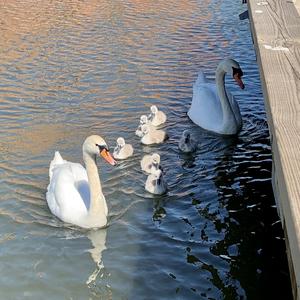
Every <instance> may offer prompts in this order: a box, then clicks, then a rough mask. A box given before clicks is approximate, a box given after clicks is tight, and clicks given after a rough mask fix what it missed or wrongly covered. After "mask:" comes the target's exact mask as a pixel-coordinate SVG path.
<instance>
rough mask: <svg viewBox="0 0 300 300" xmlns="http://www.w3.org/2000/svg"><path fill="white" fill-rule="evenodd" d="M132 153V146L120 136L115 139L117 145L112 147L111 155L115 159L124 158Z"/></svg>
mask: <svg viewBox="0 0 300 300" xmlns="http://www.w3.org/2000/svg"><path fill="white" fill-rule="evenodd" d="M132 154H133V147H132V146H131V145H130V144H126V143H125V140H124V139H123V138H122V137H119V138H118V139H117V146H116V147H115V149H114V152H113V157H114V158H116V159H126V158H128V157H129V156H131V155H132Z"/></svg>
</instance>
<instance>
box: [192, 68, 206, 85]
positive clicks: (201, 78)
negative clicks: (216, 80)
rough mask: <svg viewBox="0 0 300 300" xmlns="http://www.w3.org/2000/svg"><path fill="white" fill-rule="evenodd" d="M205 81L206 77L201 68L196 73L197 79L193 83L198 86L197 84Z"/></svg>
mask: <svg viewBox="0 0 300 300" xmlns="http://www.w3.org/2000/svg"><path fill="white" fill-rule="evenodd" d="M205 82H207V79H206V77H205V74H204V73H203V71H202V70H200V71H199V73H198V77H197V80H196V82H195V83H194V86H198V85H200V84H202V83H205Z"/></svg>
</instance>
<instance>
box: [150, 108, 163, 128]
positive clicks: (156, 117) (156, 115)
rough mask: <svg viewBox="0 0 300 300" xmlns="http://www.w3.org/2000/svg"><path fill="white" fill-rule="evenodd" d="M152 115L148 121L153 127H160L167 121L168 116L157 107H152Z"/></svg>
mask: <svg viewBox="0 0 300 300" xmlns="http://www.w3.org/2000/svg"><path fill="white" fill-rule="evenodd" d="M150 111H151V114H150V115H149V117H148V119H149V121H150V124H151V125H153V126H159V125H161V124H163V123H165V122H166V121H167V116H166V115H165V113H164V112H162V111H161V110H158V108H157V106H156V105H152V106H151V107H150Z"/></svg>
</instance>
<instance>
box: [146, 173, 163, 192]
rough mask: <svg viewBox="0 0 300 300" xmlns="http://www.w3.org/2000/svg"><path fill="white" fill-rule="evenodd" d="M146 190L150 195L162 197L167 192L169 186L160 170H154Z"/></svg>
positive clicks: (147, 182) (147, 181)
mask: <svg viewBox="0 0 300 300" xmlns="http://www.w3.org/2000/svg"><path fill="white" fill-rule="evenodd" d="M145 189H146V191H148V192H149V193H152V194H155V195H162V194H164V193H165V192H166V191H167V184H166V183H165V181H164V178H163V174H162V171H161V170H160V169H157V170H153V171H152V173H151V174H150V175H149V176H148V178H147V180H146V183H145Z"/></svg>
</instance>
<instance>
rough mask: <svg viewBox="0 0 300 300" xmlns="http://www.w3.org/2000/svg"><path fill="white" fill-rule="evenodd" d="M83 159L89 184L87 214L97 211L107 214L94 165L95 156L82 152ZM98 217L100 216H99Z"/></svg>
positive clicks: (96, 212) (96, 169)
mask: <svg viewBox="0 0 300 300" xmlns="http://www.w3.org/2000/svg"><path fill="white" fill-rule="evenodd" d="M83 160H84V163H85V166H86V172H87V176H88V180H89V186H90V208H89V214H90V215H95V214H98V215H99V213H102V214H103V213H105V215H106V214H107V206H106V202H105V198H104V196H103V194H102V187H101V183H100V178H99V173H98V168H97V165H96V157H92V156H91V155H89V154H87V153H85V152H83ZM99 217H100V216H99Z"/></svg>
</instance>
